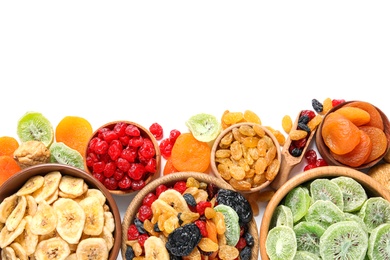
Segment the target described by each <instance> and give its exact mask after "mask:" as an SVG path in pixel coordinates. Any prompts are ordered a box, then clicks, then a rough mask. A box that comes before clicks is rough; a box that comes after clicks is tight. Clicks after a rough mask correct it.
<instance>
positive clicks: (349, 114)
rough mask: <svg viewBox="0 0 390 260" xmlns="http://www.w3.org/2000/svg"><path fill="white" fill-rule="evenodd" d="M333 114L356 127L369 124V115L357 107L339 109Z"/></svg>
mask: <svg viewBox="0 0 390 260" xmlns="http://www.w3.org/2000/svg"><path fill="white" fill-rule="evenodd" d="M334 112H335V113H338V114H341V115H343V116H345V117H346V118H348V119H349V120H351V122H352V123H354V124H355V125H356V126H361V125H364V124H367V123H368V122H370V118H371V117H370V114H369V113H368V112H367V111H366V110H363V109H361V108H358V107H346V106H345V107H341V108H339V109H337V110H336V111H334Z"/></svg>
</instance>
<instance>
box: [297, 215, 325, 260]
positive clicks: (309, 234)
mask: <svg viewBox="0 0 390 260" xmlns="http://www.w3.org/2000/svg"><path fill="white" fill-rule="evenodd" d="M293 230H294V232H295V236H296V238H297V250H298V251H306V252H310V253H313V254H316V255H319V253H320V237H321V236H322V234H323V233H324V232H325V228H323V227H322V226H321V225H319V224H318V223H316V222H308V221H301V222H299V223H298V224H296V225H295V226H294V228H293Z"/></svg>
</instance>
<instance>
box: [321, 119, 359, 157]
mask: <svg viewBox="0 0 390 260" xmlns="http://www.w3.org/2000/svg"><path fill="white" fill-rule="evenodd" d="M321 135H322V139H323V140H324V143H325V144H326V146H327V147H328V148H329V149H330V150H331V151H332V152H333V153H335V154H346V153H349V152H351V151H352V150H353V149H354V148H355V147H356V146H357V145H358V144H359V142H360V131H359V128H358V127H357V126H356V125H354V124H353V123H352V122H351V120H349V119H347V118H346V117H345V116H343V115H341V114H337V113H334V112H333V113H330V114H328V116H327V117H325V119H324V122H323V125H322V132H321Z"/></svg>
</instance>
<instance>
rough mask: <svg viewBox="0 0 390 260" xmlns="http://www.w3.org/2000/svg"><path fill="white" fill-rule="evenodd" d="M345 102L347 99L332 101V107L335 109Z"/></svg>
mask: <svg viewBox="0 0 390 260" xmlns="http://www.w3.org/2000/svg"><path fill="white" fill-rule="evenodd" d="M344 102H345V99H332V106H333V107H335V106H337V105H340V104H342V103H344Z"/></svg>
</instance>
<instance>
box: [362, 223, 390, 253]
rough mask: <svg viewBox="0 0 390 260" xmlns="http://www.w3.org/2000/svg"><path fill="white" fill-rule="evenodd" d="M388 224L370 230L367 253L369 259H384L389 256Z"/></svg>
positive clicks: (389, 226) (389, 236) (389, 238)
mask: <svg viewBox="0 0 390 260" xmlns="http://www.w3.org/2000/svg"><path fill="white" fill-rule="evenodd" d="M388 241H390V224H389V223H386V224H382V225H379V226H378V227H376V228H375V229H374V230H372V232H371V234H370V237H369V238H368V250H367V255H368V258H369V259H386V258H388V257H389V256H390V248H389V247H388Z"/></svg>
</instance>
